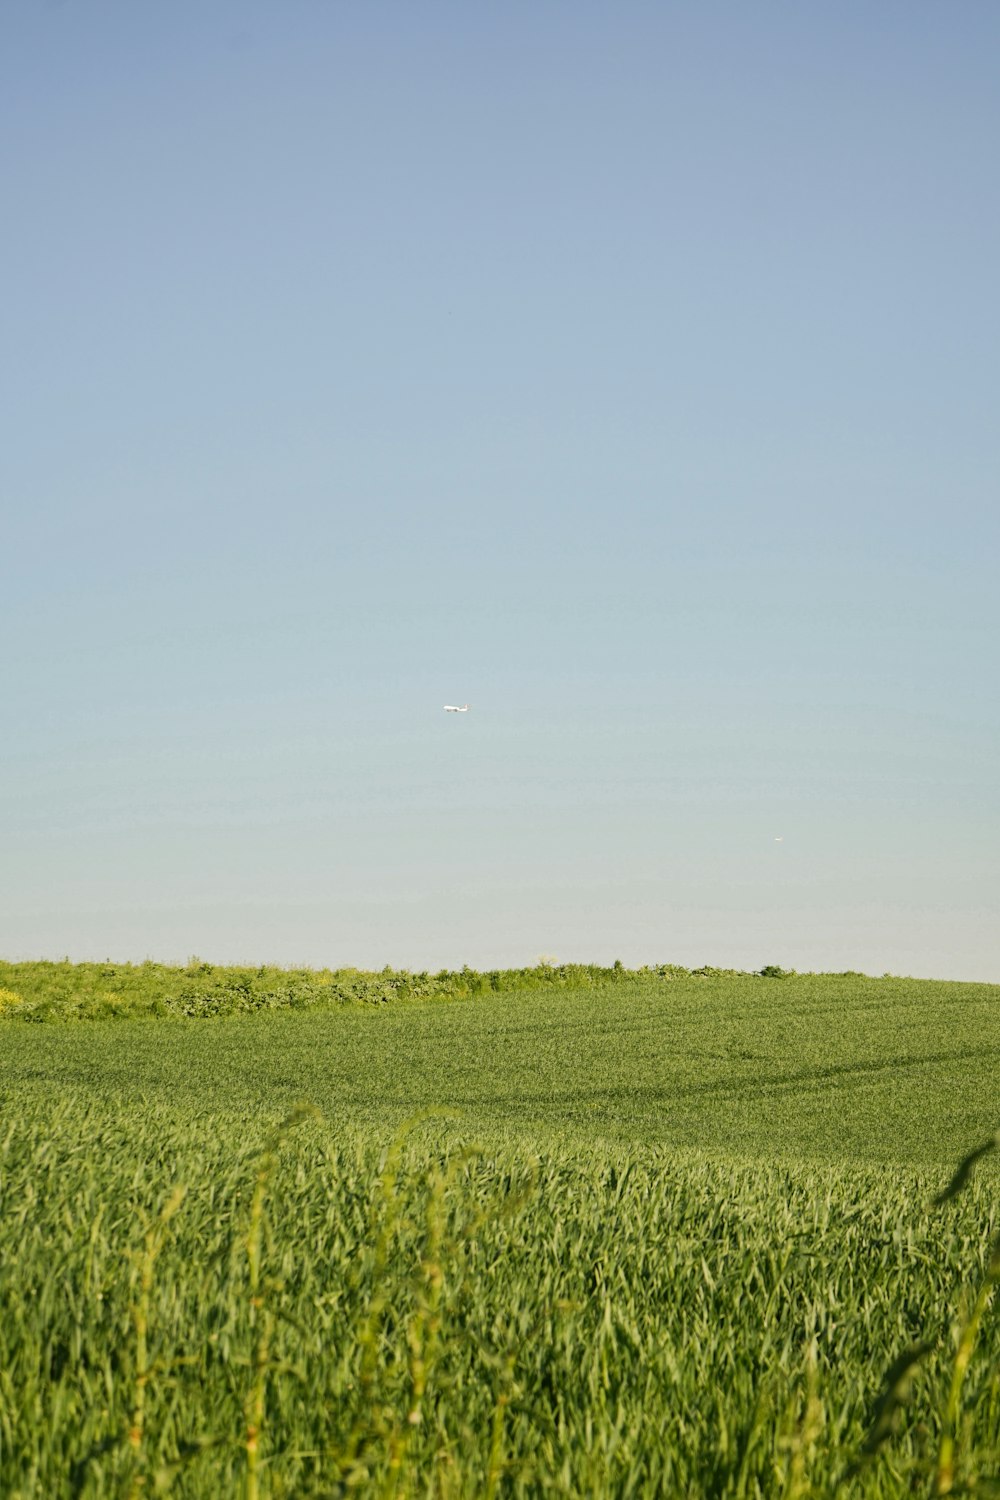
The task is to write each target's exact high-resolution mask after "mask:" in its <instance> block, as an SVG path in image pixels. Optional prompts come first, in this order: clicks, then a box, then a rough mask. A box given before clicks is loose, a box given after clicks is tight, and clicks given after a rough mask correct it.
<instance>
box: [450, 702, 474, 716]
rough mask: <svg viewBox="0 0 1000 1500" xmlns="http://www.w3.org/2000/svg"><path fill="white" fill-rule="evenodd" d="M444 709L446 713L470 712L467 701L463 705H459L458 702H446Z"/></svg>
mask: <svg viewBox="0 0 1000 1500" xmlns="http://www.w3.org/2000/svg"><path fill="white" fill-rule="evenodd" d="M444 711H445V713H446V714H467V713H468V712H469V705H468V704H467V703H463V704H462V706H461V707H459V705H458V704H457V703H446V704H445V706H444Z"/></svg>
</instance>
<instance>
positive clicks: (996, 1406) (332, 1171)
mask: <svg viewBox="0 0 1000 1500" xmlns="http://www.w3.org/2000/svg"><path fill="white" fill-rule="evenodd" d="M99 968H100V972H98V970H99ZM153 968H155V966H150V968H148V969H147V970H146V972H145V973H144V972H143V969H142V968H139V969H136V970H128V969H126V968H125V967H120V968H117V969H116V968H114V966H86V968H81V969H80V970H79V971H74V970H73V969H72V966H68V965H66V966H64V965H55V966H49V967H47V968H45V967H43V966H37V967H35V968H32V966H6V967H5V968H4V969H2V970H0V1001H2V997H3V994H4V993H6V994H7V995H8V996H11V997H13V998H11V999H9V1000H8V1002H7V1003H6V1004H5V1005H4V1007H3V1012H2V1013H3V1019H2V1020H0V1096H2V1100H3V1105H4V1109H3V1127H2V1132H0V1493H2V1494H3V1495H5V1496H19V1497H28V1496H32V1497H33V1496H36V1495H38V1496H43V1495H44V1496H46V1497H48V1496H53V1497H58V1496H70V1495H93V1496H99V1495H100V1496H102V1495H119V1494H121V1495H130V1494H131V1495H141V1494H152V1493H158V1492H169V1493H172V1494H175V1495H177V1496H217V1495H229V1494H233V1495H247V1496H251V1497H253V1496H263V1495H275V1496H277V1495H286V1496H300V1495H301V1496H334V1495H341V1494H348V1493H358V1494H363V1495H382V1494H385V1495H403V1494H407V1495H442V1496H443V1495H462V1496H465V1495H469V1496H478V1495H488V1494H495V1495H508V1494H509V1495H515V1494H516V1495H525V1496H528V1495H546V1494H553V1495H598V1496H602V1495H608V1496H610V1495H615V1496H619V1495H621V1496H625V1495H661V1494H679V1495H692V1496H697V1495H720V1496H722V1495H731V1496H741V1495H743V1496H771V1495H775V1496H787V1497H791V1496H803V1495H829V1494H833V1493H837V1492H838V1490H839V1491H840V1492H841V1493H843V1494H844V1495H854V1494H860V1495H871V1496H882V1495H886V1496H895V1495H899V1496H903V1495H910V1494H913V1493H915V1492H916V1493H925V1494H931V1493H935V1492H937V1493H956V1494H957V1493H981V1494H987V1493H1000V1335H998V1333H997V1329H996V1326H995V1324H994V1322H993V1321H991V1317H990V1308H989V1306H988V1302H989V1296H990V1293H991V1287H990V1286H989V1285H988V1283H989V1280H990V1271H989V1266H990V1259H989V1257H990V1247H991V1245H993V1244H994V1243H995V1242H996V1237H997V1232H998V1226H1000V1215H998V1213H997V1187H998V1174H997V1171H996V1156H995V1155H994V1156H988V1155H987V1156H984V1158H983V1160H982V1161H981V1162H979V1163H978V1164H977V1166H976V1169H975V1171H974V1172H973V1174H972V1179H971V1182H970V1184H969V1185H968V1186H967V1187H965V1188H964V1190H963V1191H961V1192H960V1193H958V1194H957V1195H956V1196H955V1197H954V1198H953V1199H952V1200H950V1201H948V1202H947V1203H945V1204H944V1205H942V1206H939V1207H934V1206H932V1204H931V1201H930V1200H931V1197H932V1195H933V1193H934V1192H935V1191H936V1190H937V1189H940V1188H941V1187H942V1186H943V1185H944V1184H945V1183H947V1182H948V1180H949V1178H950V1176H951V1173H952V1170H953V1168H954V1167H955V1165H956V1164H957V1162H958V1161H959V1160H960V1159H961V1158H962V1157H963V1156H964V1155H965V1154H966V1153H967V1152H968V1151H969V1150H970V1148H972V1147H975V1146H977V1145H979V1144H980V1143H981V1142H984V1141H985V1140H986V1139H987V1138H989V1137H991V1136H992V1133H993V1132H994V1131H995V1130H996V1128H997V1126H998V1124H1000V1107H998V1097H997V1094H998V1091H997V1087H996V1079H997V1076H998V1060H1000V988H997V987H991V986H984V985H958V984H954V985H950V984H937V983H930V982H917V981H912V980H903V979H888V978H887V979H883V980H873V979H866V978H864V977H862V976H850V975H849V976H810V975H807V976H792V977H784V978H761V977H759V976H751V975H734V974H728V975H718V974H713V973H711V972H703V973H699V974H696V975H692V974H687V973H686V972H685V971H680V970H659V971H647V972H646V973H644V974H643V975H641V976H640V977H634V976H629V975H628V974H627V973H625V972H624V971H610V972H609V971H603V972H600V971H592V970H580V971H577V972H576V973H573V974H567V973H562V974H560V971H558V970H550V971H545V972H541V973H538V972H534V973H533V972H532V971H528V975H527V976H526V977H523V978H522V980H521V981H520V982H518V981H517V979H516V977H513V976H507V978H501V979H491V978H490V977H489V976H486V977H485V979H484V978H483V977H482V976H470V975H468V974H466V975H464V976H446V977H442V976H437V977H436V978H431V977H430V976H422V977H420V979H419V982H416V981H414V982H413V983H411V984H410V985H409V986H407V985H405V984H400V985H397V986H396V987H395V988H393V987H392V985H391V984H390V983H389V981H388V979H387V978H386V976H368V977H365V976H356V977H354V978H347V979H341V980H339V981H336V982H334V983H331V982H330V981H329V979H328V978H325V977H323V976H300V977H299V978H296V979H295V980H294V981H291V980H289V979H288V976H285V978H284V979H281V978H280V971H240V972H239V974H237V973H236V971H225V970H211V969H208V967H207V966H201V968H199V969H197V970H195V969H193V968H192V967H190V966H189V968H188V969H185V970H173V971H170V970H160V969H156V972H155V973H153V972H152V970H153ZM109 970H110V971H111V972H110V973H109V972H108V971H109ZM74 972H75V973H76V976H77V982H76V984H75V985H74V979H73V975H74ZM248 976H249V977H248ZM255 985H256V990H255V988H254V986H255ZM199 986H201V993H203V994H205V995H207V996H208V997H209V998H208V1000H207V1001H206V1003H205V1004H204V1005H202V1006H201V1007H200V1009H199V1007H198V1005H197V1003H196V1002H197V995H198V993H199ZM422 986H423V989H422ZM435 988H436V990H437V993H438V998H434V997H433V996H434V991H435ZM153 991H155V993H153ZM109 993H110V994H111V996H112V998H111V1001H109V1000H108V999H107V996H108V994H109ZM227 995H229V996H230V998H229V999H226V996H227ZM178 996H180V997H181V1000H180V1004H181V1005H183V1006H184V1007H186V1010H185V1012H184V1013H185V1014H187V1015H189V1016H190V1015H194V1016H198V1015H200V1016H202V1017H203V1018H202V1019H175V1018H173V1017H176V1015H177V1012H178V1006H177V1005H176V1004H175V1001H176V1000H177V997H178ZM220 996H221V997H222V998H221V1000H220ZM233 996H235V997H236V999H235V1000H233V999H232V997H233ZM262 996H263V997H264V999H263V1003H256V1000H259V999H260V998H261V997H262ZM81 997H82V999H81ZM240 997H242V998H240ZM255 997H256V998H255ZM373 1002H374V1003H373ZM109 1005H110V1006H111V1008H112V1014H116V1013H117V1018H115V1019H93V1020H87V1021H79V1020H75V1021H73V1022H72V1024H71V1023H70V1021H68V1020H67V1019H66V1018H73V1017H80V1016H87V1015H90V1016H101V1015H107V1014H108V1008H109ZM234 1012H235V1013H234ZM32 1020H35V1021H36V1022H38V1024H30V1022H31V1021H32ZM60 1023H62V1024H60ZM302 1100H307V1101H309V1104H310V1109H309V1110H308V1111H306V1112H305V1113H304V1114H302V1116H301V1117H300V1118H299V1117H294V1115H293V1121H292V1123H287V1117H288V1116H289V1114H290V1112H293V1111H294V1109H295V1106H296V1104H297V1102H299V1101H302ZM283 1120H284V1121H286V1125H285V1127H284V1129H281V1122H282V1121H283ZM276 1132H277V1133H276ZM994 1269H996V1268H995V1267H994ZM977 1295H978V1296H979V1301H978V1303H977V1302H976V1300H975V1299H976V1297H977ZM980 1319H981V1321H980ZM970 1320H972V1321H970ZM963 1331H964V1333H963ZM963 1336H964V1339H965V1342H964V1343H962V1339H963ZM923 1345H926V1346H927V1348H926V1350H925V1352H924V1353H923V1355H922V1357H921V1358H920V1360H919V1361H918V1362H917V1363H916V1364H915V1365H914V1366H913V1368H912V1369H911V1370H909V1371H907V1372H901V1373H902V1375H903V1377H904V1378H902V1379H901V1382H900V1385H899V1387H898V1389H895V1394H891V1398H890V1400H889V1401H888V1402H887V1403H886V1404H885V1405H884V1408H883V1413H882V1415H883V1419H884V1426H885V1428H886V1434H887V1435H886V1436H885V1440H884V1441H883V1440H882V1438H883V1433H882V1431H881V1429H878V1428H877V1427H876V1429H875V1430H874V1434H873V1427H872V1423H873V1420H874V1418H875V1417H876V1416H877V1408H876V1401H877V1398H878V1396H879V1393H880V1390H881V1389H882V1384H883V1377H884V1376H885V1374H886V1371H887V1370H888V1369H889V1367H890V1365H891V1364H892V1363H893V1361H894V1360H897V1358H898V1357H899V1356H901V1355H903V1354H904V1353H905V1351H907V1350H912V1349H914V1348H915V1347H921V1346H923ZM956 1348H959V1349H960V1350H961V1351H962V1358H961V1359H960V1360H959V1365H958V1367H959V1369H960V1373H961V1376H962V1378H961V1380H960V1381H959V1380H958V1379H957V1378H956V1375H955V1369H956V1364H955V1351H956ZM966 1353H967V1354H968V1359H967V1363H966V1364H963V1362H962V1361H963V1360H964V1359H965V1355H966ZM908 1377H912V1389H911V1390H910V1392H909V1396H908V1399H907V1400H906V1401H905V1403H903V1404H902V1405H901V1406H900V1408H899V1409H898V1410H895V1398H896V1396H902V1395H903V1394H904V1390H903V1387H904V1386H905V1385H906V1383H907V1378H908ZM890 1418H891V1422H890V1420H889V1419H890ZM890 1427H891V1429H892V1430H891V1432H890V1431H889V1429H890ZM866 1442H867V1445H868V1449H867V1451H866Z"/></svg>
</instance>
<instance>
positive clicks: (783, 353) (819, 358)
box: [0, 0, 1000, 979]
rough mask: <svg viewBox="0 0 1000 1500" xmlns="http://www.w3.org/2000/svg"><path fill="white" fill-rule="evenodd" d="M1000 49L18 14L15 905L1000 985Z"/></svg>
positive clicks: (886, 21)
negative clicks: (454, 705) (453, 711)
mask: <svg viewBox="0 0 1000 1500" xmlns="http://www.w3.org/2000/svg"><path fill="white" fill-rule="evenodd" d="M998 47H1000V10H998V9H997V7H996V6H995V5H993V4H992V3H980V4H975V3H969V4H966V3H960V4H958V5H954V6H948V7H944V6H941V5H939V4H937V3H920V0H917V3H912V0H910V3H906V4H884V5H879V6H878V7H872V6H870V5H867V4H860V3H858V4H842V5H838V6H836V7H834V6H828V7H804V6H800V5H793V4H791V3H788V4H777V3H761V4H756V5H754V6H747V5H744V4H736V3H732V4H723V3H719V4H712V3H710V4H706V5H699V6H687V5H684V6H682V5H665V4H648V5H647V4H639V3H631V0H626V3H623V4H621V5H615V6H610V5H597V4H586V3H573V4H570V3H568V0H566V3H555V0H553V3H547V4H543V5H536V4H531V5H529V4H527V3H525V4H511V5H505V6H492V7H487V6H472V5H468V4H461V5H460V4H457V3H456V4H440V3H434V0H427V3H423V0H422V3H420V4H402V3H388V0H387V3H382V4H380V3H375V4H372V3H365V4H360V3H320V0H314V3H305V0H301V3H288V4H282V5H277V4H274V3H271V4H254V3H248V0H241V3H238V4H237V3H227V0H218V3H215V4H213V5H211V6H200V5H195V4H193V3H184V0H181V3H177V4H173V5H170V6H157V7H152V6H136V5H132V4H126V3H124V0H123V3H120V4H101V3H90V4H87V5H86V6H84V5H77V4H59V5H51V6H40V5H35V4H28V3H15V4H12V5H10V6H8V7H6V8H5V11H4V15H3V17H2V19H0V118H2V127H3V132H4V138H5V140H6V142H7V148H8V149H7V151H6V153H5V156H6V165H5V169H4V179H5V186H4V202H5V207H6V210H7V212H6V213H5V221H6V222H5V230H4V239H3V249H2V252H0V254H2V263H3V265H4V268H5V275H4V286H5V296H4V299H3V301H4V306H3V323H2V339H0V346H2V351H3V352H2V353H0V362H2V380H3V406H4V411H5V414H6V417H7V422H6V424H5V426H6V436H5V440H4V443H3V445H2V451H0V486H2V488H0V496H2V502H3V538H4V548H3V553H4V568H3V590H2V597H3V606H2V618H3V649H2V657H0V704H2V706H3V713H4V720H5V733H4V736H3V742H2V751H0V846H2V849H3V853H2V856H0V952H3V953H4V954H5V955H8V956H11V957H14V956H18V957H20V956H25V957H26V956H36V955H37V956H50V957H51V956H61V955H62V954H64V953H68V954H70V955H71V956H74V957H101V958H103V957H105V956H111V957H117V958H126V957H130V958H143V957H146V956H150V957H155V958H163V959H181V960H183V959H184V958H186V957H187V956H188V955H189V954H191V953H199V954H201V955H202V956H204V957H208V958H212V959H216V960H219V961H222V960H247V961H264V960H272V961H277V962H282V963H293V962H308V963H331V964H346V963H357V964H361V965H365V966H376V967H378V966H381V965H382V964H384V963H392V964H398V965H406V966H410V967H418V968H419V967H425V966H435V967H436V966H438V965H445V964H447V965H457V964H461V963H463V962H470V963H473V964H477V965H485V964H495V963H520V962H532V961H534V960H535V958H536V957H537V956H538V955H539V954H542V953H545V954H549V955H553V956H555V957H557V958H560V959H588V958H593V959H598V960H610V959H613V958H615V957H621V958H623V959H624V960H625V961H626V962H630V963H638V962H644V961H654V960H672V961H675V962H681V963H684V962H688V963H692V964H697V963H703V962H709V963H720V964H737V965H739V966H741V967H758V966H760V965H761V964H764V963H768V962H777V963H783V964H786V965H789V966H795V967H798V968H802V969H806V968H824V969H844V968H863V969H866V970H868V971H870V972H882V971H883V970H887V969H888V970H892V971H893V972H899V973H913V974H929V975H941V976H950V977H956V978H983V979H1000V924H998V922H997V896H998V892H1000V855H998V852H997V851H998V848H1000V840H998V834H1000V826H998V825H1000V817H998V813H1000V794H998V786H997V774H996V763H997V731H998V728H1000V706H998V705H1000V697H998V693H997V686H998V684H997V666H996V661H997V637H998V625H1000V618H998V617H1000V605H998V602H997V594H998V591H997V588H996V571H997V561H998V552H1000V546H998V543H1000V518H998V506H997V484H996V477H997V473H998V459H1000V427H998V424H997V422H996V406H997V394H998V375H1000V311H998V309H1000V302H998V297H997V291H996V287H997V280H996V266H997V265H998V264H1000V199H998V196H997V194H996V192H995V179H996V168H995V148H996V141H997V139H1000V96H998V94H997V90H996V87H995V59H996V57H997V55H998ZM465 701H468V702H470V703H471V704H472V705H473V707H472V710H471V711H470V713H469V714H468V715H464V716H461V717H460V718H459V717H456V716H452V715H445V714H444V713H443V712H442V707H441V706H442V705H443V704H444V703H445V702H465ZM779 837H780V839H781V842H777V841H776V840H777V839H778V838H779Z"/></svg>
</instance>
